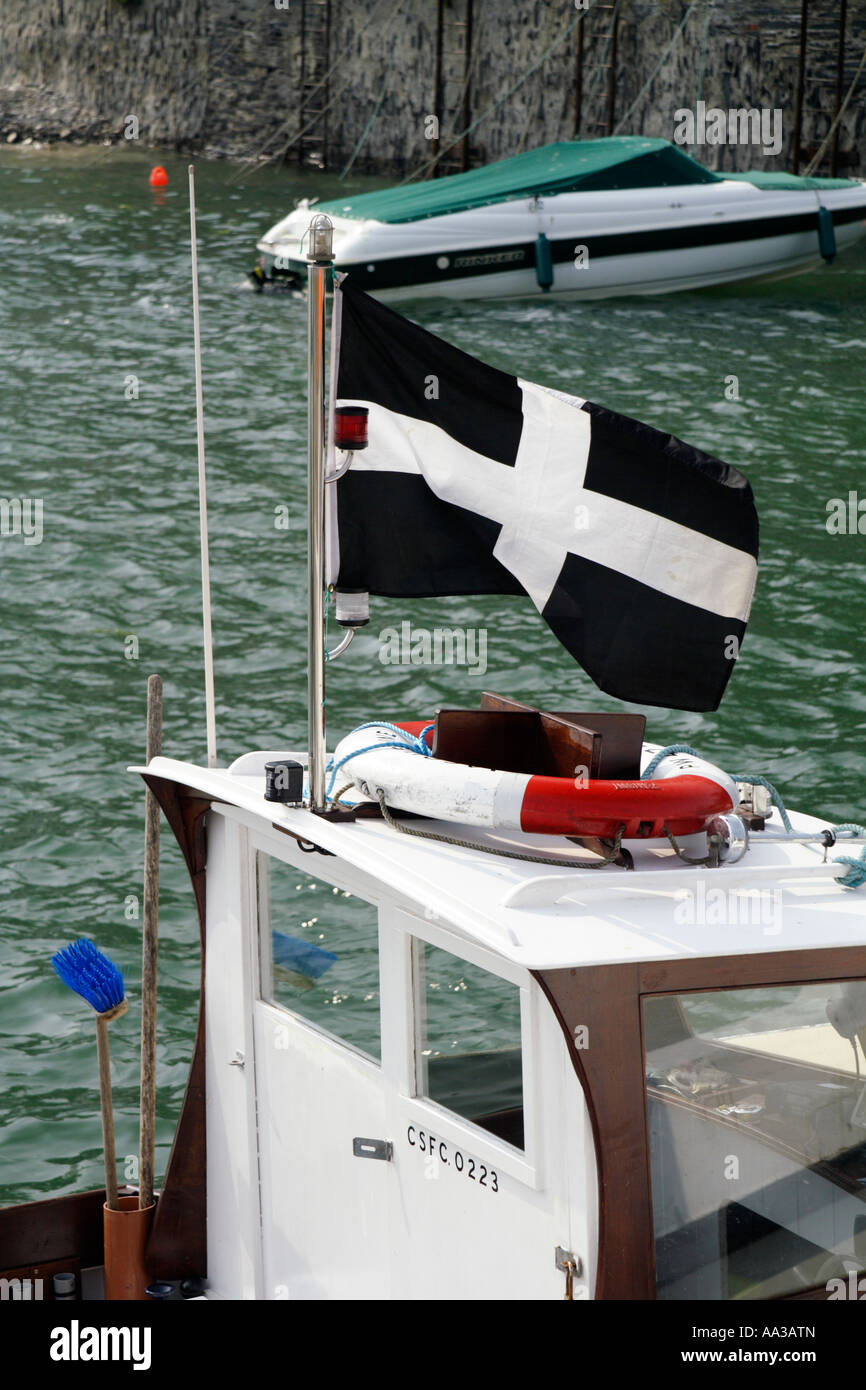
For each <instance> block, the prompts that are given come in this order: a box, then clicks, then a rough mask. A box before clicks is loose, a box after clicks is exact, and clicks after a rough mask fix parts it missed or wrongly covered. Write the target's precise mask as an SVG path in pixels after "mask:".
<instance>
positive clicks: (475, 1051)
mask: <svg viewBox="0 0 866 1390" xmlns="http://www.w3.org/2000/svg"><path fill="white" fill-rule="evenodd" d="M414 961H415V1005H416V1007H415V1019H416V1038H415V1056H416V1083H417V1093H418V1095H420V1096H425V1097H427V1098H428V1099H429V1100H433V1101H436V1102H437V1104H439V1105H442V1106H445V1107H446V1108H447V1109H448V1110H453V1111H454V1112H455V1114H457V1115H461V1116H463V1118H464V1119H467V1120H471V1121H472V1123H473V1124H475V1125H479V1126H480V1127H481V1128H482V1129H486V1130H488V1131H489V1132H490V1133H491V1134H495V1135H497V1137H498V1138H500V1139H504V1140H506V1141H507V1142H508V1143H509V1144H513V1145H514V1146H515V1148H518V1149H522V1148H523V1147H524V1137H523V1062H522V1052H521V1031H520V989H519V987H518V986H517V985H514V984H511V983H509V981H507V980H503V979H500V977H499V976H498V975H491V974H490V972H489V971H487V970H482V969H481V968H480V967H479V966H477V965H472V964H470V962H469V961H466V960H461V959H459V958H458V957H457V956H453V955H451V954H450V952H448V951H443V950H440V948H439V947H437V946H431V945H430V944H429V943H428V942H425V941H419V940H416V942H415V952H414Z"/></svg>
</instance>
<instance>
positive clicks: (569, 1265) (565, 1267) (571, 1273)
mask: <svg viewBox="0 0 866 1390" xmlns="http://www.w3.org/2000/svg"><path fill="white" fill-rule="evenodd" d="M553 1258H554V1260H555V1261H556V1268H557V1269H561V1270H562V1271H563V1273H564V1274H565V1297H566V1298H567V1299H570V1300H573V1299H574V1281H575V1279H576V1278H578V1279H579V1278H580V1276H581V1274H582V1273H583V1265H582V1264H581V1262H580V1256H579V1255H574V1254H572V1252H571V1251H570V1250H563V1248H562V1246H561V1245H557V1247H556V1250H555V1252H554V1256H553Z"/></svg>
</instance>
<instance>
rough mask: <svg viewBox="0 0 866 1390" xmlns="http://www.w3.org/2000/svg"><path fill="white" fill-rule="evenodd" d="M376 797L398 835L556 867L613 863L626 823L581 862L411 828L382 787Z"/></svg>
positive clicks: (593, 865) (387, 820) (596, 867)
mask: <svg viewBox="0 0 866 1390" xmlns="http://www.w3.org/2000/svg"><path fill="white" fill-rule="evenodd" d="M376 800H377V801H378V803H379V809H380V810H381V812H382V817H383V819H384V820H385V823H386V824H387V825H390V827H391V829H392V830H399V831H400V833H401V835H416V836H417V837H418V838H419V839H421V840H439V841H440V843H442V844H445V845H457V846H458V848H459V849H477V850H478V851H479V852H480V853H481V854H495V855H496V856H497V857H498V858H501V859H523V860H525V861H526V862H527V863H529V864H550V865H551V866H552V867H553V868H557V869H603V868H605V866H606V865H607V864H612V863H613V861H614V860H615V859H616V857H617V855H618V854H619V847H620V841H621V840H622V834H623V831H624V830H625V826H624V825H621V826H620V827H619V830H618V831H617V832H616V836H615V838H614V841H613V845H612V846H611V849H610V851H609V853H608V854H606V855H604V856H603V857H602V858H600V859H593V860H591V861H589V862H586V863H585V862H583V861H582V860H579V859H561V858H559V857H557V856H555V855H548V854H521V853H520V852H519V851H518V850H514V849H499V848H497V847H496V845H481V844H479V843H478V842H477V841H476V840H458V839H457V837H456V836H455V835H436V834H434V832H433V831H432V830H414V829H413V828H412V827H411V826H409V825H403V824H401V822H400V821H398V820H395V818H394V817H393V816H392V814H391V811H390V809H389V807H388V806H387V805H386V804H385V793H384V792H383V790H382V788H381V787H377V788H376Z"/></svg>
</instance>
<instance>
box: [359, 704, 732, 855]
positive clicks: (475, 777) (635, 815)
mask: <svg viewBox="0 0 866 1390" xmlns="http://www.w3.org/2000/svg"><path fill="white" fill-rule="evenodd" d="M424 728H425V724H424V722H423V721H416V722H403V721H401V723H400V724H399V725H393V724H381V725H380V724H367V725H365V726H364V727H363V728H361V729H356V730H355V731H354V732H353V733H351V734H349V735H347V737H346V738H344V739H342V741H341V742H340V743H339V744H338V745H337V747H336V748H335V750H334V762H333V765H334V767H336V766H337V765H340V773H339V781H340V785H341V786H342V785H345V783H346V782H350V783H352V784H353V785H354V786H355V787H357V789H358V790H359V791H360V792H361V794H362V795H364V796H369V797H371V798H373V799H375V798H376V796H377V794H378V792H379V791H380V790H381V791H383V792H384V794H385V800H386V803H387V805H388V806H389V807H391V808H392V809H396V810H400V811H412V812H414V813H415V814H416V815H420V816H429V817H431V818H433V819H434V820H447V821H454V822H456V823H458V824H461V825H477V826H485V827H487V828H488V829H492V830H511V831H514V830H522V831H525V832H527V833H531V834H535V835H575V836H601V837H606V838H607V837H612V836H614V835H616V833H617V831H618V830H619V829H620V827H621V826H623V827H624V830H623V838H624V839H636V838H641V839H643V838H661V837H662V836H664V834H665V831H670V832H671V833H672V834H673V835H677V836H681V835H692V834H697V833H698V832H699V831H701V830H705V829H706V828H707V826H708V825H709V824H710V822H711V821H712V820H713V819H714V817H716V816H718V815H725V814H728V813H729V812H731V811H733V810H734V808H735V806H736V805H737V799H738V798H737V789H736V786H735V784H734V782H733V781H732V779H731V778H730V777H729V776H728V775H727V773H726V772H723V771H722V769H721V768H719V767H716V766H715V765H714V764H713V763H709V762H705V761H704V760H703V759H702V758H694V757H692V756H691V755H689V754H685V753H675V754H670V755H669V756H668V757H666V758H664V759H663V760H662V762H661V763H659V765H658V767H657V768H656V770H655V772H654V773H653V776H652V777H651V778H649V779H648V780H646V781H641V780H639V779H635V780H633V781H620V782H613V781H600V780H596V781H581V780H572V779H571V778H568V777H541V776H534V775H532V774H531V773H526V772H499V771H491V770H490V769H489V768H486V767H471V766H469V765H467V764H464V763H452V762H447V761H445V760H444V759H439V758H429V757H424V756H423V754H421V753H417V752H416V753H414V754H412V753H411V752H406V751H404V750H403V749H402V748H397V747H394V744H395V742H396V741H397V740H398V739H399V738H400V735H399V734H398V733H396V732H395V730H397V729H399V730H402V731H404V732H405V734H406V735H407V740H406V742H407V746H408V745H410V744H411V743H412V742H414V740H415V739H417V736H418V735H419V734H420V733H421V731H422V730H423V729H424ZM428 742H429V735H428ZM659 751H660V749H659V746H658V745H653V744H648V743H646V744H644V747H643V755H642V758H641V768H644V767H647V766H648V764H649V762H650V760H651V759H652V758H653V757H654V756H655V755H656V753H658V752H659ZM344 760H345V761H344Z"/></svg>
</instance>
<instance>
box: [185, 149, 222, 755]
mask: <svg viewBox="0 0 866 1390" xmlns="http://www.w3.org/2000/svg"><path fill="white" fill-rule="evenodd" d="M189 232H190V242H191V245H192V323H193V332H194V334H195V419H196V435H197V438H198V516H199V531H200V534H201V608H202V623H203V627H204V698H205V710H206V717H207V765H208V767H216V765H217V749H216V705H215V702H214V688H213V634H212V632H211V618H210V560H209V558H208V543H207V480H206V478H205V465H204V397H203V394H202V380H201V330H200V328H199V315H198V247H197V245H196V235H195V165H194V164H191V165H190V166H189Z"/></svg>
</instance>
